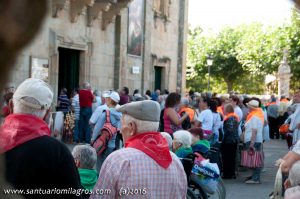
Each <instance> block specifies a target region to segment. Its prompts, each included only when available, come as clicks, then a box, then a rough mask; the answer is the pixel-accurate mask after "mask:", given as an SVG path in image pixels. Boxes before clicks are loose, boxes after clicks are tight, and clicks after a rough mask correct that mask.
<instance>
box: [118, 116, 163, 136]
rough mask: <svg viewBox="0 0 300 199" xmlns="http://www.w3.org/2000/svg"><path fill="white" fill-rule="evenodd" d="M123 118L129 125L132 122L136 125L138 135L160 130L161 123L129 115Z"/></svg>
mask: <svg viewBox="0 0 300 199" xmlns="http://www.w3.org/2000/svg"><path fill="white" fill-rule="evenodd" d="M123 116H124V117H123V119H124V121H125V122H126V123H127V124H128V123H130V122H134V123H135V124H136V127H137V132H138V133H145V132H157V130H158V127H159V122H152V121H144V120H139V119H136V118H134V117H131V116H130V115H127V114H123Z"/></svg>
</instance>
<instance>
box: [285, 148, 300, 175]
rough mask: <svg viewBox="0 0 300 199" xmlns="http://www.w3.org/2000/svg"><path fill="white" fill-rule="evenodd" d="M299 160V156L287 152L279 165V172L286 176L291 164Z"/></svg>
mask: <svg viewBox="0 0 300 199" xmlns="http://www.w3.org/2000/svg"><path fill="white" fill-rule="evenodd" d="M299 160H300V155H298V154H297V153H295V152H293V151H289V152H288V153H287V154H286V155H285V156H284V158H283V162H282V163H281V170H282V172H283V173H285V174H287V173H288V172H289V171H290V169H291V168H292V166H293V164H294V163H295V162H297V161H299Z"/></svg>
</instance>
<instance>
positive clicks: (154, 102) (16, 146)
mask: <svg viewBox="0 0 300 199" xmlns="http://www.w3.org/2000/svg"><path fill="white" fill-rule="evenodd" d="M9 96H10V100H7V105H6V107H4V108H3V110H5V111H6V112H5V113H7V114H6V115H5V116H6V118H5V120H4V123H3V125H2V127H1V136H0V146H1V148H2V150H3V153H5V158H6V166H7V170H6V176H7V180H8V181H9V182H10V183H11V184H12V185H14V186H15V187H16V188H20V189H27V188H45V189H46V188H54V187H55V188H74V189H84V190H88V191H90V192H87V194H83V195H82V194H79V195H78V196H77V197H84V198H88V197H90V198H99V197H100V195H97V194H93V192H92V191H93V190H97V189H107V188H109V189H110V190H111V193H110V195H107V196H105V197H107V198H115V197H117V196H118V195H119V191H120V189H121V188H122V187H129V188H135V189H137V190H138V194H140V195H145V194H147V197H148V198H153V197H154V198H184V197H185V196H186V193H187V186H188V185H187V179H188V178H189V176H186V172H185V170H184V167H183V165H182V163H181V161H180V159H182V158H186V157H188V156H189V155H190V154H194V153H199V154H200V155H203V157H205V154H207V153H208V152H209V151H210V148H211V147H218V148H219V149H220V153H221V157H222V159H221V160H220V161H221V162H222V166H221V168H219V169H220V170H221V171H222V178H223V179H235V178H236V172H237V168H238V165H240V162H239V161H240V159H245V158H247V157H244V155H243V154H245V156H251V155H250V153H257V154H258V156H259V158H258V159H257V160H258V161H260V163H259V164H256V166H251V167H250V166H249V168H250V169H251V170H252V175H251V176H249V177H247V178H246V179H245V183H246V184H259V183H261V179H260V174H261V170H262V168H263V162H264V155H263V144H264V142H265V141H268V140H269V139H270V138H271V139H277V138H279V137H280V135H279V129H280V126H281V125H283V124H285V123H288V124H289V128H288V132H286V133H284V134H281V137H282V138H283V139H287V141H288V144H289V145H288V146H289V148H290V149H292V148H293V150H292V151H291V152H289V153H288V154H287V156H285V157H284V158H283V159H282V160H281V161H280V163H281V169H282V171H283V172H285V173H289V177H288V179H287V182H286V183H285V185H286V188H290V189H291V187H296V188H293V189H295V190H299V188H298V187H297V186H298V183H299V180H298V178H297V177H295V176H297V175H296V174H298V171H297V168H298V167H297V165H298V163H297V161H299V160H300V155H299V146H300V141H298V140H299V139H298V136H299V135H298V131H299V129H300V128H299V127H300V118H299V108H298V103H300V90H299V91H297V92H296V94H295V95H294V97H293V100H292V101H290V100H288V99H285V98H284V97H282V98H281V99H280V100H277V99H276V98H275V97H274V96H272V97H271V101H270V102H269V103H267V102H262V101H261V100H260V99H259V98H256V97H247V96H241V95H236V94H234V93H232V94H231V95H229V96H225V95H217V94H213V95H211V94H210V93H202V94H199V93H193V92H190V93H188V94H186V95H181V91H180V89H176V91H175V92H171V93H169V92H168V91H167V90H165V91H164V92H163V94H161V93H160V90H156V91H155V92H153V93H151V92H150V91H149V90H148V91H147V92H146V94H145V95H144V96H142V95H140V94H139V91H138V90H135V91H134V94H133V95H132V96H130V95H129V89H128V88H127V87H124V88H122V89H121V90H120V91H119V92H116V91H112V90H109V91H104V92H102V94H100V92H98V91H94V92H92V90H91V85H90V84H89V83H87V82H85V83H84V84H83V86H82V88H81V89H75V90H74V94H73V96H72V99H71V100H69V98H68V94H67V90H66V89H62V90H61V93H60V95H59V97H58V103H57V110H58V111H61V112H63V113H64V114H68V112H70V111H72V112H74V113H75V127H74V129H73V140H74V142H75V143H79V144H77V145H76V146H75V147H74V148H73V151H72V154H71V153H70V151H69V149H68V148H67V147H66V146H65V145H64V144H63V143H62V142H60V141H58V140H56V139H54V138H51V132H50V128H49V126H50V123H51V118H50V117H49V116H50V110H51V105H52V103H53V92H52V90H51V88H50V86H49V85H47V84H46V83H45V82H43V81H41V80H38V79H32V78H30V79H27V80H25V81H24V82H23V83H22V84H21V85H20V86H19V87H18V88H17V89H16V91H12V93H11V94H9ZM6 98H8V97H7V96H6ZM6 98H5V99H6ZM93 104H94V106H93ZM280 117H282V118H280ZM290 137H292V140H293V141H292V142H291V144H290V141H289V140H290ZM122 143H123V145H122ZM45 146H49V147H45ZM50 146H51V147H50ZM240 146H242V149H240ZM241 150H242V151H241ZM244 152H245V153H244ZM247 154H248V155H247ZM240 156H242V157H240ZM242 162H243V161H242ZM241 164H242V163H241ZM242 165H243V164H242ZM243 166H245V165H243ZM246 167H247V166H246ZM45 171H47V172H45ZM295 173H296V174H295ZM194 177H195V176H194ZM58 179H59V180H58ZM161 185H164V186H161ZM143 188H146V190H144V189H143ZM290 192H291V191H287V194H288V193H289V194H290ZM296 192H297V191H295V193H296ZM293 193H294V192H293ZM67 197H71V196H63V198H67ZM101 197H103V196H101Z"/></svg>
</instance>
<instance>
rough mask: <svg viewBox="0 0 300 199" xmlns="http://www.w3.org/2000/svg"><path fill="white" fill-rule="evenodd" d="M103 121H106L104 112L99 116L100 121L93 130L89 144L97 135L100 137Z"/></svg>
mask: <svg viewBox="0 0 300 199" xmlns="http://www.w3.org/2000/svg"><path fill="white" fill-rule="evenodd" d="M105 120H106V112H103V113H102V114H101V117H100V119H99V120H98V121H97V123H96V125H95V128H94V130H93V135H92V139H91V142H93V141H95V140H96V138H97V137H98V135H100V133H101V129H102V127H103V125H104V123H105Z"/></svg>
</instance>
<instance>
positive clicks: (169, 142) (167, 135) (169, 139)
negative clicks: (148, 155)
mask: <svg viewBox="0 0 300 199" xmlns="http://www.w3.org/2000/svg"><path fill="white" fill-rule="evenodd" d="M160 134H161V135H162V136H163V137H164V138H165V139H166V140H167V142H168V145H169V149H170V150H171V149H172V142H173V140H172V137H171V136H170V134H169V133H166V132H160Z"/></svg>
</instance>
